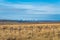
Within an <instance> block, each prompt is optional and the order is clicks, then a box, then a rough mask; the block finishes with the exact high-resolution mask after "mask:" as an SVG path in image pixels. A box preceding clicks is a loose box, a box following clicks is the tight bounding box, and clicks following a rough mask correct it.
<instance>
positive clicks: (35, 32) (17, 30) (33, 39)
mask: <svg viewBox="0 0 60 40" xmlns="http://www.w3.org/2000/svg"><path fill="white" fill-rule="evenodd" d="M0 40H60V23H44V24H43V23H42V24H41V23H35V24H34V23H31V24H30V23H20V24H19V23H18V24H0Z"/></svg>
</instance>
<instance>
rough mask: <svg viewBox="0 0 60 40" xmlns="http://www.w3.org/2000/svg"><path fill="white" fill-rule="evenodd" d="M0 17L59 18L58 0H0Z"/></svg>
mask: <svg viewBox="0 0 60 40" xmlns="http://www.w3.org/2000/svg"><path fill="white" fill-rule="evenodd" d="M0 19H10V20H60V0H0Z"/></svg>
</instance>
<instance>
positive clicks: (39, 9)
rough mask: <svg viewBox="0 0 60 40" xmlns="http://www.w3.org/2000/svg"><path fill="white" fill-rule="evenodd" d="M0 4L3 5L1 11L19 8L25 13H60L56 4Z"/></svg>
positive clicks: (18, 9)
mask: <svg viewBox="0 0 60 40" xmlns="http://www.w3.org/2000/svg"><path fill="white" fill-rule="evenodd" d="M0 6H2V7H4V8H1V7H0V10H1V11H6V10H7V12H8V10H9V11H10V12H11V10H12V11H15V12H16V11H19V12H21V10H22V11H23V10H24V12H26V13H27V14H60V7H58V6H57V7H56V5H52V4H49V5H38V6H37V5H32V4H6V3H0Z"/></svg>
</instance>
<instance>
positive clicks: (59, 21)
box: [0, 20, 60, 22]
mask: <svg viewBox="0 0 60 40" xmlns="http://www.w3.org/2000/svg"><path fill="white" fill-rule="evenodd" d="M0 22H60V20H57V21H55V20H37V21H36V20H0Z"/></svg>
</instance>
